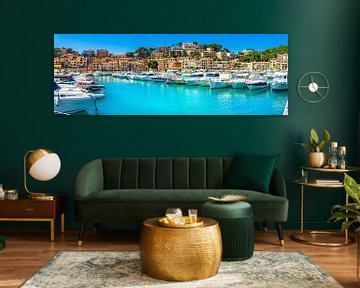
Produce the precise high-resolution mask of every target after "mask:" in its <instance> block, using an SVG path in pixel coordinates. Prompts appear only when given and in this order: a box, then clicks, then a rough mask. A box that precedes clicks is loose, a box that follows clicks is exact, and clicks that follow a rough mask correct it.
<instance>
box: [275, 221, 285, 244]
mask: <svg viewBox="0 0 360 288" xmlns="http://www.w3.org/2000/svg"><path fill="white" fill-rule="evenodd" d="M275 224H276V230H277V233H278V236H279V242H280V246H284V245H285V240H284V231H283V228H282V223H281V222H275Z"/></svg>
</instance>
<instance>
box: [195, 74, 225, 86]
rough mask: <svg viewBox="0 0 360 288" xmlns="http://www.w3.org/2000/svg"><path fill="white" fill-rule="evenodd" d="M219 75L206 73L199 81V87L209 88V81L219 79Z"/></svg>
mask: <svg viewBox="0 0 360 288" xmlns="http://www.w3.org/2000/svg"><path fill="white" fill-rule="evenodd" d="M219 76H220V75H219V73H218V72H208V73H206V74H205V76H204V77H202V78H201V79H200V85H201V86H203V87H209V86H210V84H209V81H210V80H211V79H215V78H219Z"/></svg>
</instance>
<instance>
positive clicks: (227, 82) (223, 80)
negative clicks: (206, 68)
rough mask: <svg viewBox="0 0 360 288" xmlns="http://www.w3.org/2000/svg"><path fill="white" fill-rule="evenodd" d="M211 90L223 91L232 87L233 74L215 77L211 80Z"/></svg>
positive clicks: (222, 74)
mask: <svg viewBox="0 0 360 288" xmlns="http://www.w3.org/2000/svg"><path fill="white" fill-rule="evenodd" d="M209 86H210V89H221V88H228V87H231V74H230V73H221V74H220V75H219V78H216V77H214V78H213V79H210V80H209Z"/></svg>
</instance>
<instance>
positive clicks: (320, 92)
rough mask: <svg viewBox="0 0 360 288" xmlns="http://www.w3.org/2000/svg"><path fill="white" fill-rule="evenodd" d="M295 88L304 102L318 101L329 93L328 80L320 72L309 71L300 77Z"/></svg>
mask: <svg viewBox="0 0 360 288" xmlns="http://www.w3.org/2000/svg"><path fill="white" fill-rule="evenodd" d="M297 89H298V93H299V96H300V97H301V98H302V99H303V100H305V101H306V102H309V103H319V102H321V101H322V100H324V99H325V97H326V96H327V94H328V93H329V81H328V80H327V78H326V77H325V75H323V74H321V73H320V72H309V73H306V74H305V75H303V76H302V77H301V78H300V80H299V83H298V86H297Z"/></svg>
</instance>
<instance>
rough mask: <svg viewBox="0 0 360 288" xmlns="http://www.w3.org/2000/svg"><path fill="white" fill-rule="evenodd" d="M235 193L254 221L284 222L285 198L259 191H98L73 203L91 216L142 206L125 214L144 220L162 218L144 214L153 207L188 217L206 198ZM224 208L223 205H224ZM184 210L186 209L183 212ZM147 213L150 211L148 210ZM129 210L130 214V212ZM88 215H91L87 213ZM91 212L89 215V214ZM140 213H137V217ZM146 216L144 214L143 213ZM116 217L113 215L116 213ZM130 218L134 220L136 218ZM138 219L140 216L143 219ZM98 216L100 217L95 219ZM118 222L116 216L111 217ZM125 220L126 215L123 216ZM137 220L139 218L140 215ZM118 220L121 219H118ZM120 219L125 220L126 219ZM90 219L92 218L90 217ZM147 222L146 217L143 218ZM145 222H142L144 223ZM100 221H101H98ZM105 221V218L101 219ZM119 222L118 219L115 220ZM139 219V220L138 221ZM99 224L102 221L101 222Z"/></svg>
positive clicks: (285, 211)
mask: <svg viewBox="0 0 360 288" xmlns="http://www.w3.org/2000/svg"><path fill="white" fill-rule="evenodd" d="M228 194H235V195H244V196H246V202H249V203H250V204H251V206H252V207H253V209H254V217H255V218H254V220H255V221H259V222H262V221H278V222H285V221H286V220H287V210H288V200H287V199H286V198H284V197H279V196H274V195H271V194H265V193H262V192H256V191H250V190H227V189H111V190H103V191H98V192H97V193H96V194H91V195H89V196H87V197H83V198H81V199H77V200H75V205H76V206H77V207H88V208H89V209H90V207H92V208H91V209H90V210H93V212H94V215H93V216H94V217H95V214H96V213H97V212H99V209H100V210H101V209H104V211H103V213H100V215H105V214H106V209H110V210H114V211H116V210H117V211H118V212H117V213H118V214H119V217H120V215H122V212H121V211H123V210H124V208H125V207H127V208H128V207H132V206H134V207H135V206H136V207H143V208H142V209H141V208H140V210H142V211H133V209H125V210H126V211H127V213H131V214H134V213H135V214H136V215H140V214H141V215H142V216H144V217H145V216H146V217H148V218H149V217H155V216H161V215H158V214H156V213H155V215H154V214H149V215H147V214H146V213H145V211H144V210H149V209H150V208H151V209H150V210H151V211H153V210H154V209H155V207H157V208H158V210H156V209H155V210H154V211H164V213H165V210H166V208H169V207H173V206H174V207H180V208H182V209H183V212H184V213H185V214H187V210H186V209H189V208H195V209H200V207H201V205H202V203H204V202H205V201H208V200H209V199H208V197H209V196H214V197H221V196H223V195H228ZM224 205H226V204H224ZM184 209H185V210H184ZM135 210H136V209H135ZM150 210H149V211H150ZM130 211H132V212H130ZM89 213H90V212H89ZM91 213H92V212H91ZM139 213H140V214H139ZM144 213H145V214H146V215H145V214H144ZM115 214H116V213H115ZM135 214H134V215H133V216H134V218H133V219H136V217H137V216H136V215H135ZM142 216H141V217H142ZM96 217H100V218H101V216H96ZM112 217H113V219H114V220H115V219H117V216H116V215H113V216H112ZM124 217H125V214H124ZM139 217H140V216H139ZM120 218H121V217H120ZM125 218H126V217H125ZM125 218H124V219H123V221H124V220H126V219H125ZM90 219H91V217H90ZM145 219H146V218H145ZM145 219H144V220H145ZM98 220H100V219H98ZM103 220H105V219H103ZM117 220H120V219H117ZM141 220H142V219H139V221H141ZM100 222H101V221H100ZM115 222H116V221H115Z"/></svg>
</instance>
